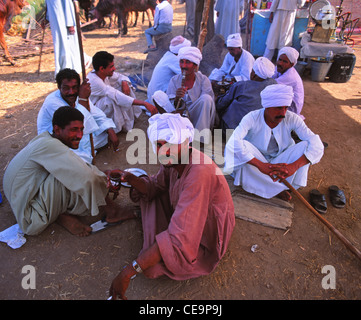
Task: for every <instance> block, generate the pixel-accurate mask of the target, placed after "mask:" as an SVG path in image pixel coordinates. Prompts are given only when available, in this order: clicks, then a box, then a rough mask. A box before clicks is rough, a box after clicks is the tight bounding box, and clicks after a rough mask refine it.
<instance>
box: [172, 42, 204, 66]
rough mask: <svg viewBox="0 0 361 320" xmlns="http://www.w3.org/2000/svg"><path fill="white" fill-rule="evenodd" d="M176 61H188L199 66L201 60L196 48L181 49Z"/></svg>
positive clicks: (200, 54)
mask: <svg viewBox="0 0 361 320" xmlns="http://www.w3.org/2000/svg"><path fill="white" fill-rule="evenodd" d="M178 59H179V60H181V59H185V60H189V61H192V62H193V63H195V64H196V65H197V66H199V63H200V62H201V60H202V53H201V52H200V51H199V49H198V48H196V47H183V48H180V49H179V51H178Z"/></svg>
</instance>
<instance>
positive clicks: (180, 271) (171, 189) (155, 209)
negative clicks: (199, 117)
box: [109, 113, 235, 299]
mask: <svg viewBox="0 0 361 320" xmlns="http://www.w3.org/2000/svg"><path fill="white" fill-rule="evenodd" d="M149 124H150V125H149V128H148V137H149V140H150V142H151V143H152V144H153V149H154V151H155V152H156V153H157V155H158V160H159V162H160V163H161V166H160V170H159V172H158V173H157V174H156V175H155V176H151V177H148V176H145V177H136V176H134V175H132V174H131V173H128V172H122V180H123V181H126V182H128V183H129V184H131V185H132V187H133V189H132V190H131V191H132V192H131V198H132V199H133V200H136V199H139V200H140V206H141V210H142V225H143V232H144V242H143V249H142V251H141V252H140V254H139V255H138V257H137V258H136V260H134V261H133V262H132V263H131V264H129V265H127V266H125V267H124V268H123V269H122V271H121V272H120V273H119V274H118V276H117V277H116V278H115V279H114V280H113V282H112V285H111V288H110V291H109V293H110V295H111V296H112V297H113V299H116V298H117V296H119V297H120V298H121V299H126V296H125V291H126V290H127V288H128V285H129V281H130V279H131V278H132V277H133V276H134V275H136V274H137V273H140V272H144V274H145V276H147V277H149V278H157V277H159V276H161V275H166V276H168V277H170V278H172V279H175V280H185V279H190V278H195V277H199V276H202V275H207V274H210V273H211V272H212V271H213V270H214V269H215V268H216V266H217V265H218V263H219V261H220V260H221V258H222V257H223V255H224V254H225V252H226V249H227V246H228V243H229V240H230V237H231V234H232V231H233V228H234V224H235V216H234V206H233V200H232V197H231V193H230V190H229V187H228V184H227V182H226V180H225V178H224V176H223V174H222V172H221V171H220V169H219V168H218V167H217V165H216V164H215V163H214V162H213V161H212V160H211V159H210V158H209V157H207V156H206V155H205V154H203V153H202V152H200V151H198V150H197V149H193V148H191V147H189V143H190V142H191V141H192V139H193V135H194V128H193V125H192V123H191V122H190V121H189V120H188V119H187V118H183V117H181V116H180V115H179V114H168V113H165V114H156V115H154V116H153V117H151V118H150V119H149Z"/></svg>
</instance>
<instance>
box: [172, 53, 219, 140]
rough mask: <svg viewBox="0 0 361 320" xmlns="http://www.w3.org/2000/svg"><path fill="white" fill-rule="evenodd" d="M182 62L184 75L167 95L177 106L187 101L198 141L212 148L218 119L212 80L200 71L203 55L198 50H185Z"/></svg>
mask: <svg viewBox="0 0 361 320" xmlns="http://www.w3.org/2000/svg"><path fill="white" fill-rule="evenodd" d="M178 59H179V66H180V68H181V70H182V74H179V75H175V76H174V77H172V79H171V80H170V82H169V85H168V89H167V95H168V96H169V98H170V99H171V100H172V99H174V105H175V106H178V105H179V104H178V102H179V101H180V100H181V99H182V100H183V102H184V106H185V108H186V109H187V111H188V113H189V119H190V120H191V122H192V123H193V125H194V127H195V128H196V129H197V135H196V138H195V139H196V140H198V141H200V142H203V143H205V144H208V143H209V142H210V139H211V132H210V130H211V129H212V128H213V125H214V121H215V117H216V107H215V103H214V93H213V89H212V85H211V82H210V81H209V79H208V77H206V76H205V75H203V74H202V73H201V72H200V71H197V69H198V66H199V63H200V61H201V60H202V54H201V52H200V51H199V49H198V48H196V47H183V48H181V49H180V50H179V52H178ZM183 75H184V77H183ZM198 133H199V134H198Z"/></svg>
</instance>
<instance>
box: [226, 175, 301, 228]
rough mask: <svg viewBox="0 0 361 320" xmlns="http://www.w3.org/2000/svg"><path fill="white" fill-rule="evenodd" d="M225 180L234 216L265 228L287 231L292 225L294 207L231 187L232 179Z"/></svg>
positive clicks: (288, 203)
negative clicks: (229, 192)
mask: <svg viewBox="0 0 361 320" xmlns="http://www.w3.org/2000/svg"><path fill="white" fill-rule="evenodd" d="M226 180H227V181H228V184H229V186H230V189H231V194H232V198H233V204H234V211H235V216H236V217H237V218H239V219H242V220H246V221H250V222H254V223H258V224H261V225H263V226H266V227H271V228H276V229H282V230H287V229H288V228H290V227H291V224H292V214H293V211H294V206H293V204H292V203H290V202H287V201H283V200H281V199H278V198H272V199H264V198H261V197H258V196H256V195H253V194H250V193H247V192H245V191H244V190H243V189H242V188H241V187H236V186H234V185H233V179H232V178H230V177H227V178H226Z"/></svg>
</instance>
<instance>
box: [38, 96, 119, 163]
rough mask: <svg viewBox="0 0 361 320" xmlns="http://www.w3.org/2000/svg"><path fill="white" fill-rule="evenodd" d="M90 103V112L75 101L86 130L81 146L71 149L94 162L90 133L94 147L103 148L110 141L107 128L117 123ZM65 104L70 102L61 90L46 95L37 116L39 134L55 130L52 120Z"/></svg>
mask: <svg viewBox="0 0 361 320" xmlns="http://www.w3.org/2000/svg"><path fill="white" fill-rule="evenodd" d="M89 105H90V112H89V111H88V110H87V109H86V108H85V107H84V106H82V105H81V104H80V103H78V101H77V102H76V103H75V108H76V109H78V110H79V111H80V112H81V113H82V114H83V115H84V131H83V137H82V139H81V140H80V144H79V148H78V149H71V150H72V151H73V152H74V153H76V154H77V155H78V156H79V157H80V158H82V159H83V160H84V161H85V162H88V163H92V160H93V157H92V154H91V145H90V134H91V133H92V134H93V142H94V148H95V149H98V148H101V147H103V146H105V145H106V144H107V143H108V134H107V132H106V130H107V129H109V128H115V125H114V122H113V121H112V120H111V119H109V118H107V117H106V115H105V114H104V112H103V111H101V110H100V109H99V108H97V107H96V106H94V105H93V104H92V103H91V102H90V101H89ZM64 106H69V104H68V103H67V102H66V101H65V100H64V99H63V98H62V96H61V94H60V91H59V90H56V91H54V92H52V93H51V94H49V95H48V96H47V97H46V99H45V100H44V103H43V105H42V107H41V109H40V111H39V114H38V118H37V127H38V134H41V133H43V132H44V131H48V132H49V133H52V132H53V125H52V120H53V115H54V112H55V111H56V110H57V109H58V108H60V107H64Z"/></svg>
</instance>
